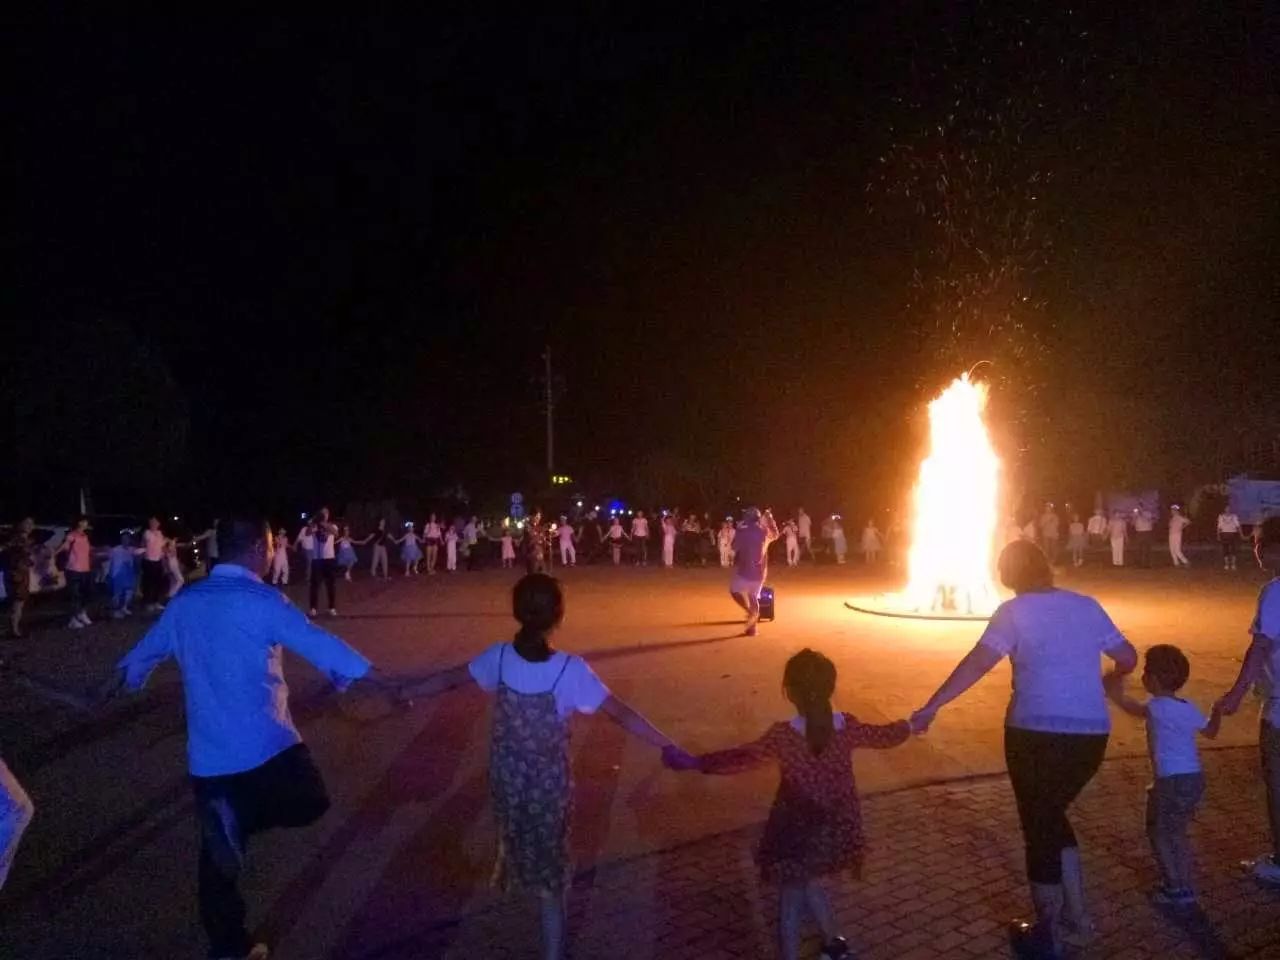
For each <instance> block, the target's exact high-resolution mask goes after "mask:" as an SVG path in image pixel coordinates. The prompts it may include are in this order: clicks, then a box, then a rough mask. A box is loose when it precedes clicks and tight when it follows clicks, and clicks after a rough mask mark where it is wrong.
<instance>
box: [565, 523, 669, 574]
mask: <svg viewBox="0 0 1280 960" xmlns="http://www.w3.org/2000/svg"><path fill="white" fill-rule="evenodd" d="M631 527H632V529H633V530H634V529H635V524H632V525H631ZM556 536H557V537H559V538H560V565H561V566H564V567H576V566H577V565H578V551H577V549H576V548H575V547H574V545H573V544H574V541H576V540H577V539H578V535H577V532H576V531H575V530H574V529H573V524H572V523H570V522H569V518H568V517H561V518H560V526H558V527H557V528H556ZM648 536H649V534H648V532H647V528H646V533H645V537H646V539H647V538H648Z"/></svg>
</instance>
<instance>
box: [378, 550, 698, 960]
mask: <svg viewBox="0 0 1280 960" xmlns="http://www.w3.org/2000/svg"><path fill="white" fill-rule="evenodd" d="M512 607H513V611H514V613H515V617H516V620H518V621H519V623H520V631H519V632H518V633H517V634H516V636H515V640H514V642H512V643H499V644H495V645H494V646H492V647H490V648H489V649H488V650H486V651H485V652H484V653H482V654H480V656H478V657H476V659H474V660H472V661H471V663H470V664H468V665H465V666H458V667H454V668H453V669H452V670H446V671H444V672H443V673H438V674H435V675H434V676H431V677H427V678H425V679H423V680H421V681H410V683H409V684H407V685H406V687H405V688H404V689H403V691H402V695H403V696H405V697H411V696H433V695H435V694H438V693H442V692H444V691H445V690H451V689H453V688H454V687H459V686H462V685H464V684H466V683H468V682H471V681H474V682H475V683H476V684H478V685H479V686H480V688H481V689H482V690H485V691H488V692H493V693H495V694H496V697H495V705H494V713H493V733H492V740H491V744H490V753H489V783H490V789H491V791H492V794H493V809H494V815H495V817H496V818H497V821H498V823H497V826H498V837H499V844H498V867H497V871H496V876H497V877H498V878H499V880H500V881H501V882H502V883H503V885H504V886H506V887H508V888H516V889H521V890H526V891H529V892H533V893H536V894H537V895H538V899H539V902H540V905H541V914H542V936H543V948H544V956H546V957H547V958H548V960H560V958H562V957H563V956H564V942H565V896H566V891H567V890H568V888H569V881H570V879H571V877H572V873H571V871H570V862H569V821H570V811H571V807H572V793H573V781H572V777H571V774H570V762H569V718H570V717H571V716H573V714H575V713H595V712H596V711H597V710H601V711H603V712H604V713H605V715H606V716H608V717H609V719H611V720H613V721H614V722H615V723H617V724H619V725H620V726H622V727H623V728H624V729H625V730H627V731H628V732H630V733H632V734H634V735H635V736H637V737H639V738H640V739H641V740H644V741H645V742H646V743H649V744H650V745H652V746H654V747H657V748H659V749H662V748H664V747H668V746H672V745H673V744H672V742H671V740H670V739H668V738H667V737H666V736H665V735H664V734H662V733H661V732H659V731H658V730H657V729H656V728H655V727H654V726H653V724H651V723H650V722H649V721H648V720H646V719H645V718H644V717H642V716H641V715H640V714H638V713H637V712H636V711H635V710H633V709H632V708H631V707H629V706H627V704H625V703H623V702H622V701H621V700H619V699H618V698H617V697H615V696H614V695H613V694H612V693H610V692H609V688H608V687H606V686H605V685H604V684H603V683H602V682H601V680H600V678H599V677H597V676H596V674H595V671H593V670H592V669H591V667H590V666H588V665H587V663H586V661H585V660H583V659H582V658H581V657H575V656H572V655H571V654H566V653H560V652H558V651H557V650H555V649H553V647H552V646H551V634H552V633H554V632H555V630H556V629H557V628H558V627H559V626H560V623H561V621H562V620H563V619H564V594H563V593H562V592H561V590H560V584H559V582H558V581H557V580H555V579H554V578H553V577H549V576H547V575H546V574H544V573H533V574H529V575H527V576H525V577H522V578H521V579H520V581H519V583H517V584H516V586H515V590H514V592H513V594H512Z"/></svg>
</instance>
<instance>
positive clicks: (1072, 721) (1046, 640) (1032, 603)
mask: <svg viewBox="0 0 1280 960" xmlns="http://www.w3.org/2000/svg"><path fill="white" fill-rule="evenodd" d="M1124 642H1125V640H1124V636H1123V635H1122V634H1121V633H1120V631H1119V630H1118V629H1116V625H1115V624H1114V623H1112V622H1111V618H1110V617H1109V616H1107V612H1106V611H1105V610H1103V609H1102V605H1101V604H1099V603H1098V601H1097V600H1095V599H1093V597H1086V596H1084V595H1083V594H1079V593H1073V592H1072V591H1070V590H1044V591H1038V592H1034V593H1023V594H1020V595H1018V596H1016V597H1014V598H1013V599H1012V600H1006V601H1005V602H1004V603H1002V604H1000V606H999V607H998V608H997V609H996V612H995V613H994V614H992V616H991V622H990V623H989V624H987V629H986V630H985V631H984V632H983V634H982V638H981V639H980V640H979V643H982V644H985V645H986V646H988V647H990V648H991V649H992V650H995V651H997V652H998V653H1002V654H1004V655H1006V656H1007V657H1008V658H1009V659H1010V660H1011V661H1012V662H1013V697H1012V698H1011V699H1010V701H1009V709H1008V712H1007V713H1006V715H1005V723H1006V724H1008V725H1009V726H1011V727H1018V728H1020V729H1023V730H1040V731H1044V732H1046V733H1110V732H1111V716H1110V714H1109V713H1108V712H1107V701H1106V694H1105V692H1104V691H1103V689H1102V669H1101V664H1100V663H1099V660H1098V658H1099V655H1100V654H1101V653H1102V652H1103V651H1104V650H1113V649H1115V648H1116V647H1118V646H1120V644H1122V643H1124Z"/></svg>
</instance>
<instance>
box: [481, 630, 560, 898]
mask: <svg viewBox="0 0 1280 960" xmlns="http://www.w3.org/2000/svg"><path fill="white" fill-rule="evenodd" d="M505 657H506V648H505V647H504V648H503V649H502V651H501V652H500V653H499V654H498V690H497V693H496V695H495V700H494V707H493V737H492V740H491V741H490V744H489V788H490V791H491V792H492V794H493V812H494V816H495V818H496V819H497V822H498V862H497V865H496V866H495V868H494V883H495V884H497V885H498V886H499V887H501V888H502V889H503V890H511V889H517V890H554V891H563V890H565V889H566V888H567V887H568V885H569V820H570V817H571V816H572V813H573V777H572V775H571V774H570V772H569V722H568V718H567V717H562V716H560V711H559V710H558V709H557V706H556V692H555V691H556V687H557V686H559V684H560V681H561V680H563V679H564V673H565V671H566V670H567V669H568V668H569V664H570V663H572V662H573V661H572V658H570V657H566V658H565V661H564V665H563V666H562V667H561V668H560V674H559V676H557V677H556V680H555V683H553V684H552V685H551V689H550V690H548V691H547V692H546V693H519V692H517V691H515V690H513V689H511V687H509V686H507V685H506V684H505V683H504V682H503V679H502V661H503V659H505Z"/></svg>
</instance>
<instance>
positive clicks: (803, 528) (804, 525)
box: [800, 513, 813, 540]
mask: <svg viewBox="0 0 1280 960" xmlns="http://www.w3.org/2000/svg"><path fill="white" fill-rule="evenodd" d="M812 536H813V520H812V518H811V517H810V516H809V515H808V514H807V513H802V514H800V539H802V540H808V539H810V538H811V537H812Z"/></svg>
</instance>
